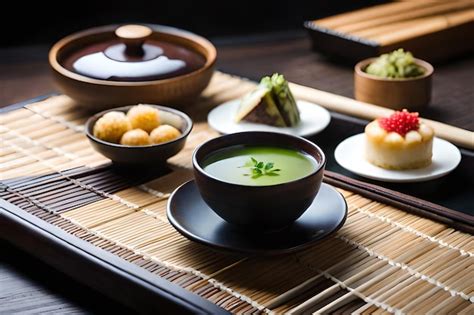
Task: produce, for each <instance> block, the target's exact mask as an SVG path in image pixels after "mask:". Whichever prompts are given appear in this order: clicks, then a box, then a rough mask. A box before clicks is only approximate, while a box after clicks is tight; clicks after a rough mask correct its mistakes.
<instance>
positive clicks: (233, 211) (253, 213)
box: [193, 131, 326, 230]
mask: <svg viewBox="0 0 474 315" xmlns="http://www.w3.org/2000/svg"><path fill="white" fill-rule="evenodd" d="M255 146H265V147H277V148H284V149H291V150H294V151H297V152H302V153H303V154H304V155H307V156H308V159H311V160H314V162H315V164H314V167H313V168H312V169H311V170H310V171H308V172H307V173H305V174H304V175H302V176H301V177H299V178H298V179H295V180H291V181H287V182H283V183H279V184H272V185H266V184H265V185H260V186H249V185H246V184H238V183H235V182H230V181H226V180H223V179H222V177H221V178H219V177H218V176H215V175H211V174H210V173H208V172H207V171H206V170H205V167H206V166H205V162H206V160H207V159H208V158H209V156H210V155H212V154H214V153H216V152H219V151H222V150H226V149H229V148H232V147H255ZM267 162H268V161H267ZM325 165H326V157H325V155H324V153H323V151H322V150H321V149H320V148H319V147H318V146H316V145H315V144H314V143H312V142H310V141H308V140H306V139H303V138H300V137H295V136H291V135H286V134H282V133H273V132H257V131H255V132H240V133H234V134H229V135H225V136H221V137H218V138H214V139H212V140H209V141H207V142H205V143H204V144H202V145H200V146H199V147H198V148H196V150H195V151H194V154H193V168H194V177H195V180H196V184H197V186H198V189H199V191H200V193H201V195H202V197H203V199H204V200H205V201H206V203H207V204H208V205H209V206H210V207H211V208H212V209H213V210H214V211H215V212H216V213H217V214H218V215H219V216H221V217H222V218H223V219H225V220H227V221H228V222H231V223H234V224H236V225H240V226H242V227H249V228H256V229H258V230H270V229H278V228H282V227H285V226H288V225H289V224H291V223H292V222H294V221H295V220H296V219H297V218H298V217H300V216H301V215H302V214H303V213H304V212H305V210H306V209H307V208H308V207H309V206H310V205H311V204H312V203H313V200H314V198H315V196H316V194H317V193H318V190H319V187H320V185H321V182H322V179H323V173H324V167H325ZM277 167H283V170H282V173H283V172H285V165H278V164H277ZM237 169H240V165H239V166H238V167H236V168H235V170H237ZM286 169H287V170H288V169H289V167H288V166H286ZM220 174H221V175H220V176H222V173H220ZM282 176H283V175H282ZM242 178H243V177H242Z"/></svg>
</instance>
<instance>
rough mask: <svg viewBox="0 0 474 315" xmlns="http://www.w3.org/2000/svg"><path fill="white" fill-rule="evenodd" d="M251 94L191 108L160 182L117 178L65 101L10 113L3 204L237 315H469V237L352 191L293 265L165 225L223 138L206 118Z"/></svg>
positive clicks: (235, 89) (244, 86)
mask: <svg viewBox="0 0 474 315" xmlns="http://www.w3.org/2000/svg"><path fill="white" fill-rule="evenodd" d="M252 86H253V83H251V82H249V81H245V80H242V79H240V78H236V77H231V76H228V75H225V74H221V73H217V74H216V75H215V76H214V78H213V80H212V82H211V85H210V86H209V88H208V89H207V90H206V91H205V93H204V94H203V96H202V97H201V99H200V100H199V101H198V103H197V104H195V105H193V107H190V108H187V111H188V112H189V113H190V114H191V115H192V117H193V118H194V119H195V121H196V122H197V123H196V125H195V128H194V130H193V132H192V133H191V135H190V136H189V138H188V142H187V144H186V147H185V149H184V150H183V151H182V152H180V153H179V154H178V155H177V156H175V157H173V158H172V159H170V160H169V162H170V172H169V173H167V174H165V175H163V174H153V173H148V174H147V175H146V176H145V175H142V176H139V175H141V174H136V175H130V174H121V173H118V172H117V171H116V170H114V169H113V168H111V167H110V166H109V161H108V160H107V159H105V158H103V157H102V156H100V155H99V154H97V153H95V152H94V151H93V149H92V148H91V147H90V146H89V144H88V141H87V139H86V138H85V136H84V135H83V133H82V130H83V123H84V122H85V120H86V118H87V117H88V116H89V115H90V114H89V113H85V112H83V111H81V110H80V109H78V108H77V107H75V106H74V103H73V101H71V100H70V99H69V98H67V97H65V96H55V97H51V98H49V99H47V100H45V101H42V102H39V103H34V104H30V105H27V106H26V107H25V108H20V109H17V110H14V111H11V112H8V113H5V114H3V115H1V116H0V125H1V127H0V128H1V129H0V135H1V139H2V152H1V154H0V163H1V164H0V168H1V169H0V173H1V176H2V189H1V190H0V198H3V199H5V200H7V201H9V202H11V203H13V204H15V205H17V206H19V207H20V208H22V209H23V210H24V211H27V212H29V213H31V214H33V215H35V216H37V217H38V218H41V219H42V220H44V221H46V222H48V223H51V224H53V225H55V226H58V227H60V228H61V229H63V230H65V231H67V232H68V233H70V234H72V235H75V236H76V237H78V238H81V239H83V240H86V241H87V242H90V243H91V244H94V245H95V246H97V247H100V248H102V249H105V250H107V251H109V252H111V253H113V254H115V255H117V256H119V257H121V258H123V259H125V260H127V261H129V262H132V263H134V264H136V265H138V266H140V267H141V268H143V269H146V270H148V271H150V272H152V273H154V274H156V275H157V276H159V277H163V278H165V279H167V280H169V281H171V282H173V283H176V284H178V285H180V286H182V287H183V288H185V289H187V290H189V291H191V292H194V293H196V294H198V295H200V296H202V297H204V298H206V299H208V300H210V301H211V302H213V303H215V304H217V305H219V306H221V307H223V308H224V309H226V310H229V311H231V312H234V313H251V312H276V313H283V312H291V313H295V314H298V313H310V312H317V313H350V312H355V313H361V314H369V313H375V314H379V313H387V312H390V313H394V312H400V313H432V314H434V313H448V312H449V313H464V314H470V313H471V314H472V313H473V312H474V305H473V302H474V264H473V263H474V258H473V253H474V238H473V237H472V235H471V234H469V233H464V232H461V231H458V230H456V229H454V228H452V227H449V226H447V225H444V224H441V223H438V222H435V221H432V220H430V219H427V218H423V217H420V216H417V215H415V214H411V213H408V212H405V211H402V210H400V209H397V208H394V207H391V206H388V205H387V204H384V203H380V202H377V201H374V200H371V199H368V198H365V197H363V196H361V195H360V194H357V193H354V192H352V191H349V190H342V189H340V191H341V193H342V194H343V195H344V197H345V198H346V200H347V203H348V205H349V214H348V218H347V221H346V224H345V226H344V227H343V228H342V229H341V230H340V231H339V232H337V234H335V235H334V236H333V237H331V238H329V239H327V240H325V241H322V242H320V243H318V244H316V245H315V246H313V247H311V248H308V249H306V250H304V251H301V252H298V253H295V254H291V255H285V256H279V257H252V256H239V255H233V254H228V253H222V252H216V251H214V250H211V249H210V248H207V247H205V246H202V245H199V244H196V243H193V242H191V241H189V240H187V239H186V238H184V237H182V236H181V235H180V234H179V233H177V232H176V231H175V230H174V229H173V228H172V227H171V226H170V224H169V223H168V221H167V218H166V214H165V209H166V203H167V198H168V197H169V194H170V193H171V192H172V191H173V190H174V189H175V188H176V187H177V186H178V185H180V184H181V183H183V182H185V181H187V180H189V179H191V178H192V172H191V159H190V156H191V152H192V150H193V149H194V147H195V146H196V145H198V144H200V143H202V142H203V141H205V140H207V139H209V138H211V137H215V136H217V134H216V133H215V132H214V131H212V130H210V129H209V128H208V126H207V125H206V124H205V123H204V122H203V121H204V119H205V115H206V113H207V111H208V109H210V108H212V107H213V106H215V105H216V104H219V103H221V102H223V101H226V100H229V99H233V98H235V97H239V96H240V95H242V94H243V93H245V92H247V91H248V90H249V89H251V88H252Z"/></svg>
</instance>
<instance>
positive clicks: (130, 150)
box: [85, 105, 193, 167]
mask: <svg viewBox="0 0 474 315" xmlns="http://www.w3.org/2000/svg"><path fill="white" fill-rule="evenodd" d="M133 106H135V105H130V106H123V107H118V108H113V109H109V110H105V111H102V112H100V113H97V114H95V115H94V116H92V117H90V118H89V119H88V120H87V122H86V125H85V133H86V136H87V138H88V139H89V141H90V143H91V145H92V147H93V148H94V149H95V150H96V151H97V152H99V153H100V154H102V155H104V156H105V157H107V158H109V159H111V160H112V161H113V162H114V163H116V164H118V165H123V166H134V167H137V166H147V167H153V166H160V165H163V164H164V163H165V162H166V160H167V159H168V158H170V157H172V156H173V155H176V154H177V153H178V152H179V151H181V150H182V149H183V147H184V144H185V143H186V138H187V137H188V135H189V133H190V132H191V129H192V128H193V122H192V120H191V118H189V116H188V115H186V114H185V113H183V112H180V111H178V110H176V109H172V108H169V107H165V106H158V105H149V106H153V107H155V108H157V109H158V110H159V111H160V119H161V123H164V124H169V125H171V126H173V127H176V128H177V129H179V130H180V131H181V136H180V137H178V138H176V139H174V140H172V141H168V142H164V143H160V144H151V145H146V146H128V145H122V144H118V143H112V142H107V141H104V140H100V139H98V138H96V137H94V134H93V128H94V125H95V122H96V121H97V120H98V119H99V118H100V117H102V116H103V115H104V114H106V113H108V112H111V111H120V112H124V113H126V112H127V111H128V110H129V109H130V108H131V107H133Z"/></svg>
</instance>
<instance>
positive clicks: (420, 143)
mask: <svg viewBox="0 0 474 315" xmlns="http://www.w3.org/2000/svg"><path fill="white" fill-rule="evenodd" d="M433 137H434V131H433V129H432V128H431V127H430V126H428V125H427V124H425V123H423V122H420V119H419V118H418V113H410V112H408V111H407V110H406V109H404V110H403V111H397V112H394V113H393V114H392V115H390V116H389V117H384V118H378V119H376V120H374V121H372V122H371V123H369V124H368V125H367V126H366V127H365V138H366V146H365V157H366V159H367V160H368V161H369V162H370V163H372V164H374V165H376V166H379V167H382V168H385V169H395V170H405V169H416V168H422V167H425V166H428V165H430V164H431V157H432V155H433V152H432V151H433Z"/></svg>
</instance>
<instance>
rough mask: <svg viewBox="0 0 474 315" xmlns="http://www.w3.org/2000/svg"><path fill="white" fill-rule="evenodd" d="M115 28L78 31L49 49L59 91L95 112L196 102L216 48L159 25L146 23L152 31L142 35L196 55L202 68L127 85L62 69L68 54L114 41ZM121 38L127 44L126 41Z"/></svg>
mask: <svg viewBox="0 0 474 315" xmlns="http://www.w3.org/2000/svg"><path fill="white" fill-rule="evenodd" d="M118 27H119V25H108V26H102V27H96V28H91V29H88V30H85V31H81V32H78V33H75V34H72V35H69V36H67V37H65V38H63V39H61V40H60V41H58V42H57V43H56V44H55V45H54V46H53V47H52V48H51V50H50V52H49V63H50V66H51V69H52V71H53V76H54V79H55V82H56V85H57V87H58V88H59V90H60V91H61V92H63V93H64V94H66V95H68V96H70V97H71V98H73V99H75V100H76V101H78V103H79V104H80V105H81V106H84V107H87V108H89V109H92V110H94V111H98V110H102V109H107V108H112V107H117V106H119V105H128V104H138V103H152V104H165V105H172V106H174V107H179V106H182V105H185V104H187V103H189V102H192V101H193V100H194V99H196V98H197V96H199V94H200V93H201V92H202V91H203V90H204V88H205V87H206V86H207V85H208V83H209V81H210V79H211V77H212V74H213V69H214V64H215V61H216V49H215V47H214V46H213V45H212V44H211V43H210V42H209V41H208V40H206V39H205V38H203V37H201V36H198V35H196V34H193V33H190V32H187V31H184V30H180V29H177V28H172V27H167V26H161V25H149V24H147V25H146V27H147V28H149V29H151V32H148V33H147V34H144V36H147V38H149V39H155V40H160V41H166V42H170V43H173V44H177V45H180V46H183V47H185V48H187V49H189V50H191V51H193V52H196V53H198V54H200V55H201V56H203V57H204V59H205V62H204V65H203V66H202V67H200V68H199V69H197V70H195V71H193V72H191V73H188V74H184V75H179V76H176V77H171V78H167V79H160V80H151V81H130V82H126V81H113V80H101V79H96V78H92V77H89V76H85V75H82V74H79V73H77V72H73V71H71V70H68V69H67V68H66V67H65V66H64V60H65V58H67V57H68V56H70V55H71V53H73V52H75V51H77V50H80V49H82V48H83V47H85V46H87V45H91V44H97V43H101V42H106V41H110V40H114V39H116V37H117V33H116V32H115V31H116V30H117V28H118ZM122 39H123V41H124V44H127V45H128V42H127V41H126V39H125V38H122ZM135 40H140V39H139V38H137V39H135ZM142 42H143V41H142ZM127 48H128V46H127Z"/></svg>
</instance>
